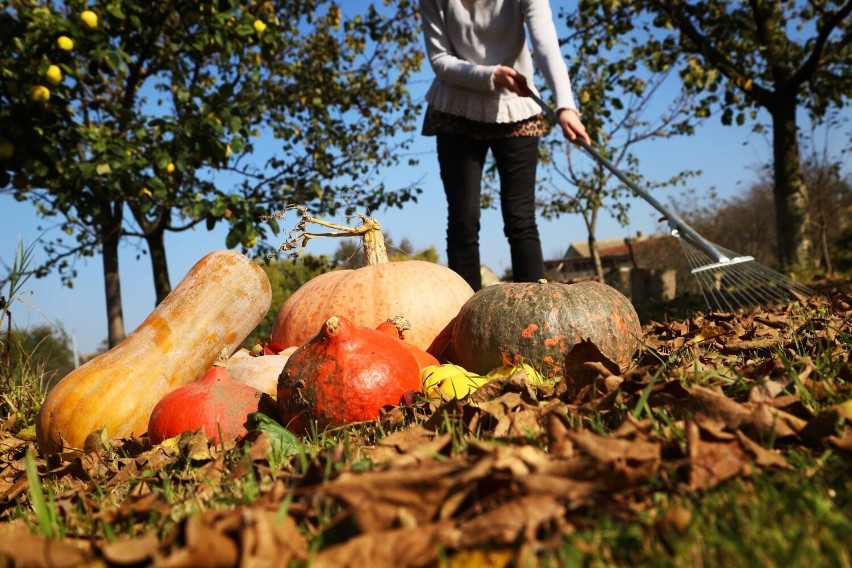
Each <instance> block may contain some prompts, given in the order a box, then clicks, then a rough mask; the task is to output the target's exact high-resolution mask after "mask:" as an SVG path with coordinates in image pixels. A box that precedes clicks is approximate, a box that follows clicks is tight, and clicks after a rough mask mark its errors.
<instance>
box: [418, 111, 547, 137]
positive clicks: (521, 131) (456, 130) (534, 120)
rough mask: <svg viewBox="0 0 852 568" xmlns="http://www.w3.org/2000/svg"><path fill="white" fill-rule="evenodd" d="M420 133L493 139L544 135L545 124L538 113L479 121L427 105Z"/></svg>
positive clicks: (545, 131) (545, 132)
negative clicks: (515, 119)
mask: <svg viewBox="0 0 852 568" xmlns="http://www.w3.org/2000/svg"><path fill="white" fill-rule="evenodd" d="M421 133H422V134H423V135H424V136H435V135H437V134H457V135H460V136H467V137H468V138H473V139H474V140H494V139H496V138H517V137H520V136H544V135H545V134H547V126H546V125H545V123H544V118H543V117H542V115H540V114H537V115H535V116H532V117H530V118H528V119H526V120H521V121H518V122H480V121H478V120H470V119H468V118H464V117H463V116H457V115H454V114H448V113H446V112H441V111H439V110H435V109H434V108H432V105H429V106H428V107H426V116H425V117H424V119H423V129H422V131H421Z"/></svg>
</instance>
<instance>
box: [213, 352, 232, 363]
mask: <svg viewBox="0 0 852 568" xmlns="http://www.w3.org/2000/svg"><path fill="white" fill-rule="evenodd" d="M229 358H230V352H229V350H228V348H227V347H226V348H224V349H222V351H221V352H220V353H219V356H218V357H216V360H215V361H214V362H213V366H214V367H227V366H228V359H229Z"/></svg>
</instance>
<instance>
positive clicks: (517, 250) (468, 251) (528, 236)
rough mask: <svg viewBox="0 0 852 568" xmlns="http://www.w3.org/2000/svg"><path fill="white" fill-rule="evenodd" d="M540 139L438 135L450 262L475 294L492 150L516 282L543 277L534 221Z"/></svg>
mask: <svg viewBox="0 0 852 568" xmlns="http://www.w3.org/2000/svg"><path fill="white" fill-rule="evenodd" d="M538 142H539V139H538V137H532V136H524V137H517V138H500V139H495V140H475V139H472V138H468V137H466V136H459V135H455V134H439V135H438V163H439V164H440V167H441V180H442V181H443V183H444V192H445V193H446V194H447V204H448V206H449V207H448V215H447V261H448V263H449V266H450V268H451V269H453V270H454V271H456V272H457V273H459V274H460V275H461V276H462V278H464V279H465V280H466V281H467V283H468V284H470V285H471V287H472V288H473V289H474V290H479V289H480V288H481V287H482V280H481V277H480V271H479V270H480V268H479V266H480V260H479V217H480V193H481V184H482V170H483V168H484V166H485V156H486V155H487V153H488V150H489V149H490V150H491V152H492V154H493V155H494V160H495V162H496V164H497V172H498V174H499V176H500V209H501V211H502V213H503V233H504V234H505V235H506V238H507V239H508V240H509V249H510V252H511V257H512V277H513V279H514V281H515V282H535V281H536V280H539V279H540V278H543V277H544V262H543V258H542V252H541V240H540V239H539V236H538V226H537V225H536V219H535V172H536V166H537V165H538Z"/></svg>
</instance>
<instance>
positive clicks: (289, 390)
mask: <svg viewBox="0 0 852 568" xmlns="http://www.w3.org/2000/svg"><path fill="white" fill-rule="evenodd" d="M419 390H420V368H419V367H418V365H417V361H416V360H415V359H414V357H413V356H412V355H411V353H409V352H408V350H407V349H406V348H405V346H404V345H402V343H401V342H400V341H399V340H398V339H395V338H393V337H390V336H389V335H387V334H385V333H383V332H381V331H378V330H376V329H372V328H368V327H361V326H357V325H355V324H353V323H352V322H351V321H349V320H348V319H346V318H344V317H339V316H331V317H330V318H328V320H327V321H326V322H325V323H324V324H323V325H322V328H321V329H320V331H319V333H318V334H317V335H316V336H314V338H313V339H311V340H310V341H308V342H307V343H305V344H303V345H302V346H301V347H299V348H298V349H297V350H296V351H295V352H293V354H292V355H290V358H289V359H288V360H287V364H286V365H285V366H284V370H283V371H282V373H281V377H280V378H279V379H278V410H279V412H280V414H281V418H282V421H283V423H284V425H285V426H287V427H288V428H290V429H291V430H294V431H297V432H304V431H305V430H307V429H308V427H309V425H310V423H311V421H314V420H315V421H316V422H317V426H318V428H319V429H320V430H323V429H325V428H328V427H335V426H341V425H343V424H350V423H352V422H361V421H364V420H374V419H376V418H378V417H379V411H380V410H381V408H382V407H383V406H386V405H396V404H399V402H400V400H401V399H402V397H403V396H404V395H405V394H406V393H407V392H410V391H419Z"/></svg>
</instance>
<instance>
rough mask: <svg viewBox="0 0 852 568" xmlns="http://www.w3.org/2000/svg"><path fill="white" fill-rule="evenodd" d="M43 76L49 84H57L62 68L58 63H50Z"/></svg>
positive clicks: (60, 78)
mask: <svg viewBox="0 0 852 568" xmlns="http://www.w3.org/2000/svg"><path fill="white" fill-rule="evenodd" d="M44 77H45V79H47V81H48V82H49V83H50V84H51V85H58V84H59V83H61V82H62V70H61V69H60V68H59V65H51V66H50V67H48V68H47V71H45V72H44Z"/></svg>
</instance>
